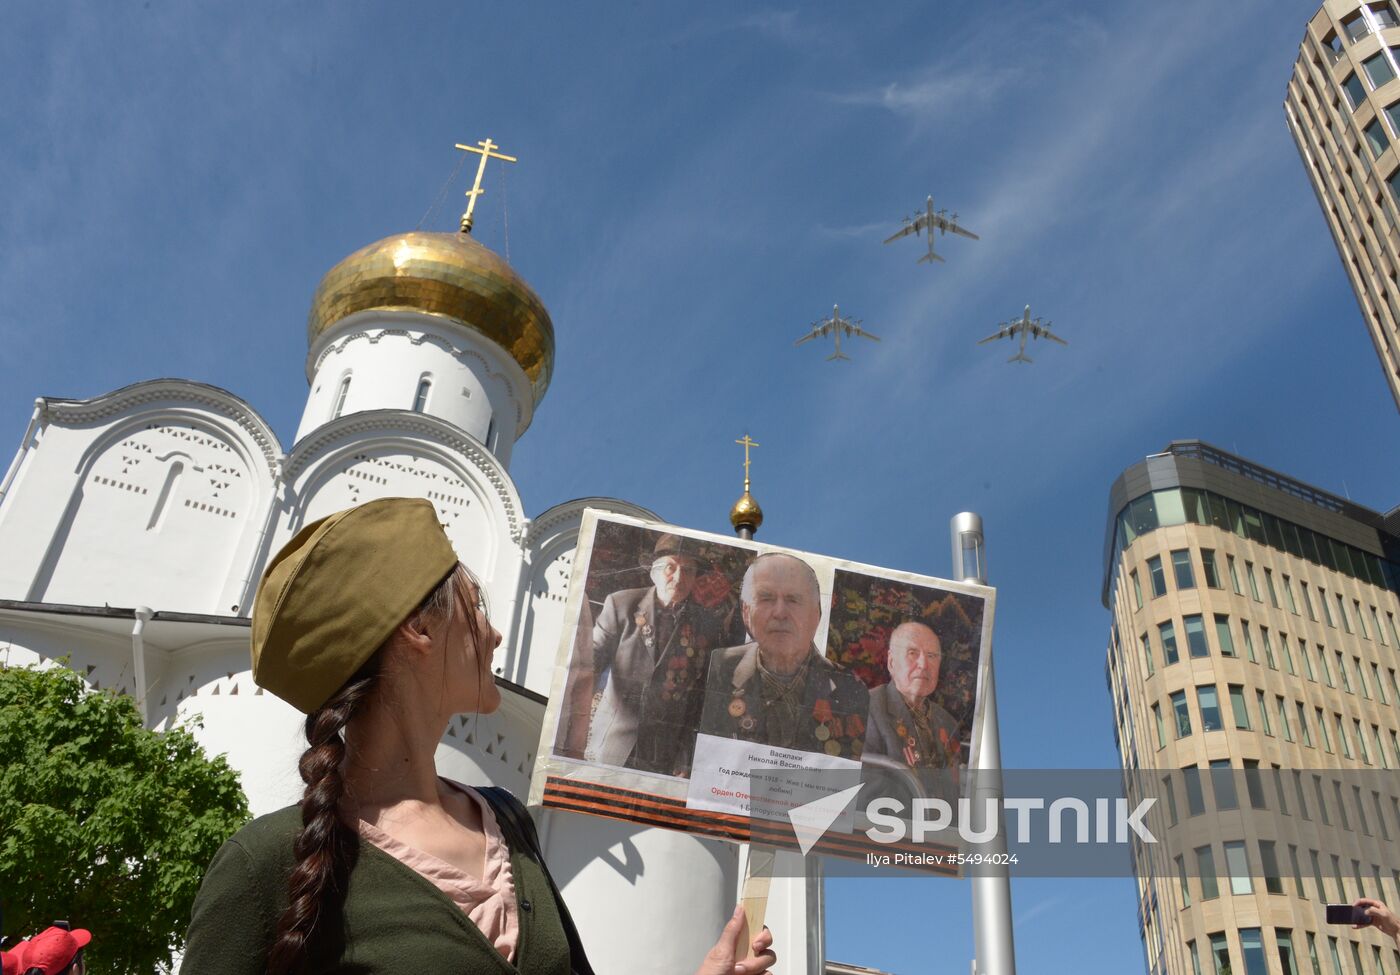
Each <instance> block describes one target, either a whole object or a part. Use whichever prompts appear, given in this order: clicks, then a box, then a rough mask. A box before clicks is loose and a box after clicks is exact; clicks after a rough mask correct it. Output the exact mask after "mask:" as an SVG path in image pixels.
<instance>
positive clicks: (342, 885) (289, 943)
mask: <svg viewBox="0 0 1400 975" xmlns="http://www.w3.org/2000/svg"><path fill="white" fill-rule="evenodd" d="M464 584H465V585H468V586H469V587H470V588H468V589H467V590H466V591H468V592H473V591H479V589H478V587H477V586H476V584H475V579H473V578H472V576H471V574H470V573H469V572H468V571H467V570H466V568H465V567H464V566H462V565H460V564H459V565H458V566H457V567H456V568H455V569H454V570H453V571H452V572H451V573H449V574H448V576H447V578H445V579H444V580H443V581H442V582H441V583H440V584H439V585H437V586H436V587H434V589H433V591H432V592H431V593H429V594H428V597H427V598H426V599H424V600H423V603H422V605H420V606H419V607H418V609H417V610H416V611H415V612H414V614H413V616H412V617H410V619H413V620H415V621H424V620H432V621H433V622H435V623H440V622H442V621H444V620H446V619H447V618H449V617H450V615H451V613H452V606H453V603H454V601H455V599H456V591H457V587H458V586H460V585H464ZM468 620H469V622H468V627H469V631H470V633H471V637H472V639H473V641H474V642H476V641H477V640H479V636H480V635H479V634H478V633H477V628H476V625H475V620H474V619H473V618H472V617H471V616H470V615H469V617H468ZM382 658H383V650H382V648H381V650H380V651H379V652H376V653H375V655H374V656H372V657H371V658H370V659H369V661H368V662H367V663H366V664H365V665H364V666H363V667H361V668H360V669H359V670H358V671H357V672H356V673H355V675H354V676H353V677H351V678H350V679H349V680H348V681H346V682H345V684H344V685H343V686H342V687H341V688H340V690H338V691H336V693H335V694H334V695H332V696H331V698H330V700H328V701H327V702H326V703H325V704H323V705H322V706H321V707H320V708H319V709H318V710H316V711H313V712H311V713H310V714H308V715H307V716H306V743H307V748H306V751H305V752H303V753H302V756H301V762H300V763H299V771H300V772H301V778H302V781H303V782H305V783H306V791H305V793H304V795H303V796H302V800H301V832H300V833H299V834H297V839H296V843H295V845H294V847H293V850H294V852H295V854H296V866H295V867H294V868H293V869H292V873H291V877H290V878H289V880H288V892H289V901H288V904H287V909H286V910H285V911H283V912H282V917H281V918H280V919H279V920H278V922H277V933H276V937H275V940H274V941H273V944H272V950H271V953H270V955H269V958H268V973H269V975H299V973H300V972H302V971H304V970H305V968H306V963H307V960H308V958H309V955H310V953H311V951H312V948H313V947H314V946H315V945H317V944H318V943H322V942H325V941H326V940H327V939H330V938H333V937H335V936H336V935H337V934H338V933H339V930H340V927H341V921H342V917H341V912H342V910H343V908H344V905H345V895H346V891H347V888H348V886H349V878H350V870H351V869H352V868H353V867H354V864H355V858H356V854H357V853H358V850H359V837H358V835H357V834H356V832H355V830H354V829H353V828H352V827H351V826H350V825H349V824H347V823H346V822H345V821H344V820H343V819H342V818H341V816H340V813H339V808H340V800H341V798H342V797H343V796H344V794H345V776H344V763H345V737H344V730H345V726H346V725H347V724H349V723H350V719H351V718H352V717H354V715H355V713H356V711H357V710H358V709H359V708H360V706H361V705H362V704H363V703H364V702H365V701H366V700H367V699H368V698H369V697H370V696H371V695H372V694H373V693H374V689H375V685H376V684H377V683H378V680H379V670H380V663H381V660H382Z"/></svg>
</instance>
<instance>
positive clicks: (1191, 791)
mask: <svg viewBox="0 0 1400 975" xmlns="http://www.w3.org/2000/svg"><path fill="white" fill-rule="evenodd" d="M1181 777H1182V779H1183V780H1184V781H1185V783H1186V812H1187V814H1188V815H1191V816H1199V815H1201V814H1202V813H1204V812H1205V811H1206V798H1205V794H1204V793H1203V792H1202V791H1201V770H1200V769H1198V768H1197V767H1196V766H1194V765H1188V766H1186V767H1185V768H1184V769H1182V770H1181Z"/></svg>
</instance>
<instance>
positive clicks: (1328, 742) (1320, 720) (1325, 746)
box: [1313, 708, 1332, 755]
mask: <svg viewBox="0 0 1400 975" xmlns="http://www.w3.org/2000/svg"><path fill="white" fill-rule="evenodd" d="M1313 713H1314V715H1315V716H1316V717H1317V733H1318V734H1319V735H1321V736H1322V750H1323V751H1325V752H1326V753H1327V754H1328V755H1331V754H1332V736H1331V735H1329V734H1328V733H1327V715H1325V714H1323V713H1322V708H1314V709H1313Z"/></svg>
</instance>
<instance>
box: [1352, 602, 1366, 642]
mask: <svg viewBox="0 0 1400 975" xmlns="http://www.w3.org/2000/svg"><path fill="white" fill-rule="evenodd" d="M1351 603H1352V609H1353V610H1355V611H1356V628H1357V629H1359V630H1360V631H1361V638H1362V639H1363V640H1369V639H1371V631H1370V630H1368V629H1366V615H1365V614H1364V613H1362V612H1361V600H1359V599H1353V600H1352V601H1351Z"/></svg>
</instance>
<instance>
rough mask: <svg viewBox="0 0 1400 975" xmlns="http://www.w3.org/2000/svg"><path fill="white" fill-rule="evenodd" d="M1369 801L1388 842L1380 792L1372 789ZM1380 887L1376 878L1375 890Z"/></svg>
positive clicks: (1388, 835) (1387, 829)
mask: <svg viewBox="0 0 1400 975" xmlns="http://www.w3.org/2000/svg"><path fill="white" fill-rule="evenodd" d="M1371 803H1372V805H1373V806H1374V807H1375V810H1376V822H1377V823H1379V824H1380V827H1381V837H1382V838H1383V839H1384V840H1385V841H1386V842H1387V843H1389V842H1390V827H1389V826H1387V825H1386V824H1385V811H1384V810H1383V809H1382V808H1381V794H1380V793H1379V792H1375V791H1372V792H1371ZM1380 888H1381V882H1380V880H1377V881H1376V889H1377V890H1380ZM1379 896H1380V895H1379V894H1378V895H1377V897H1379Z"/></svg>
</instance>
